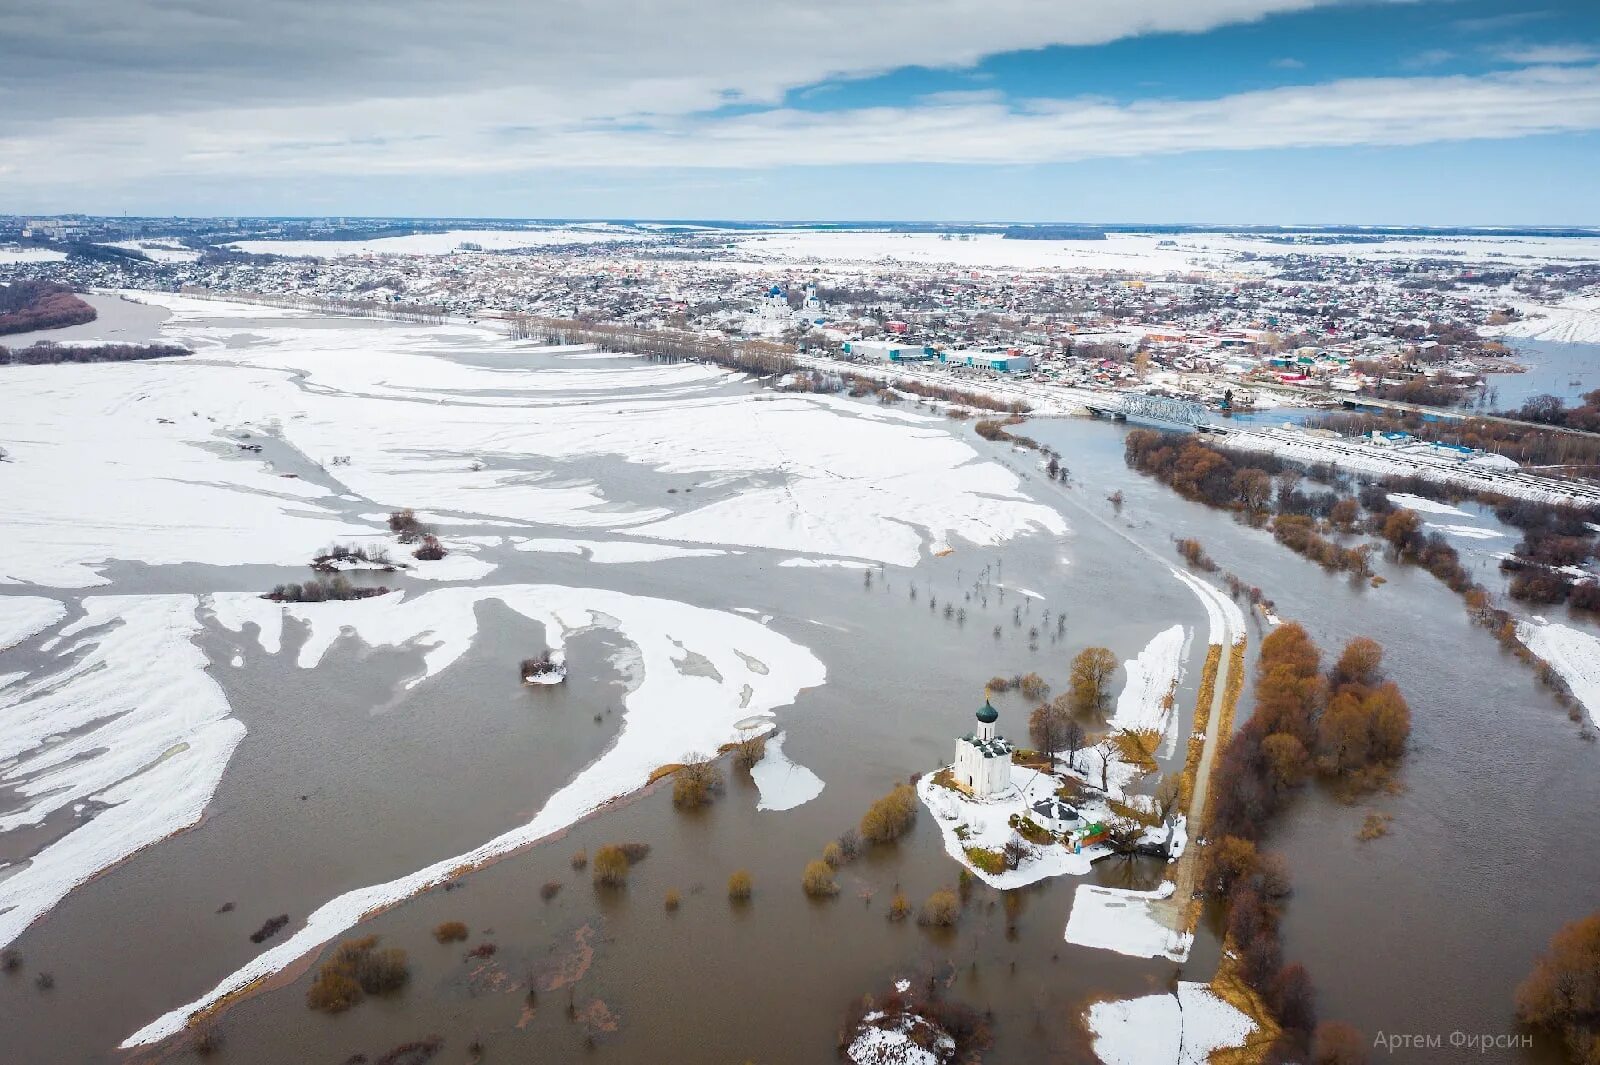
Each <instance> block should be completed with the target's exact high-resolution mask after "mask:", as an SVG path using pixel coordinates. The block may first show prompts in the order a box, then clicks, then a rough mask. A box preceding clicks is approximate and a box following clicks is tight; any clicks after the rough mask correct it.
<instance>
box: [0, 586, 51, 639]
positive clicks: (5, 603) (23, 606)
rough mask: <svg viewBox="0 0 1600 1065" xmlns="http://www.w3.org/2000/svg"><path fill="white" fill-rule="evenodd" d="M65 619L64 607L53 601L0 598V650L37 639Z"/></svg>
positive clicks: (22, 597)
mask: <svg viewBox="0 0 1600 1065" xmlns="http://www.w3.org/2000/svg"><path fill="white" fill-rule="evenodd" d="M66 616H67V608H66V606H65V605H64V604H62V603H59V602H57V601H56V600H54V599H46V598H44V597H43V596H38V595H0V651H4V650H5V649H6V648H8V647H15V646H16V645H17V644H19V643H21V642H22V641H23V640H26V639H27V638H28V637H30V636H37V635H38V634H39V633H41V632H43V631H44V630H45V629H48V628H49V627H50V626H51V625H54V624H55V623H56V622H58V621H60V620H61V619H62V618H64V617H66Z"/></svg>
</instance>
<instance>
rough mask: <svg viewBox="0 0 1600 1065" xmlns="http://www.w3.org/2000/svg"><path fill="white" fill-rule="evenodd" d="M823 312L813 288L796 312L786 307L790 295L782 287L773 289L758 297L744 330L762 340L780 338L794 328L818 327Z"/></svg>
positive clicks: (823, 308) (810, 287)
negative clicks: (760, 337) (762, 338)
mask: <svg viewBox="0 0 1600 1065" xmlns="http://www.w3.org/2000/svg"><path fill="white" fill-rule="evenodd" d="M826 309H827V308H826V307H824V306H823V303H822V300H821V299H820V298H818V296H817V286H816V285H807V286H806V296H805V300H804V302H802V303H801V305H800V309H799V310H795V309H793V308H791V307H790V306H789V294H788V292H787V291H785V289H784V287H783V286H782V285H773V286H772V287H770V288H768V289H767V292H766V295H764V296H762V297H761V300H760V302H759V303H758V304H757V305H756V310H755V314H754V315H752V316H751V317H750V320H749V324H748V325H747V326H746V328H747V329H748V330H749V331H750V332H752V333H756V334H759V335H761V336H772V337H775V336H781V335H783V333H784V332H785V331H787V330H789V329H793V328H796V327H798V328H801V329H810V328H812V327H814V326H818V325H821V324H822V323H823V321H824V318H823V315H824V312H825V311H826Z"/></svg>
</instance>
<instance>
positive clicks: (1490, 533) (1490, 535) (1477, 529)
mask: <svg viewBox="0 0 1600 1065" xmlns="http://www.w3.org/2000/svg"><path fill="white" fill-rule="evenodd" d="M1425 524H1426V525H1427V526H1428V528H1430V529H1438V530H1439V531H1440V532H1442V533H1447V534H1449V535H1451V536H1460V537H1463V538H1465V539H1468V540H1497V539H1499V538H1500V537H1502V536H1504V535H1505V533H1502V532H1495V531H1494V530H1493V529H1485V528H1483V527H1482V526H1479V525H1439V524H1436V523H1434V522H1431V521H1430V522H1426V523H1425Z"/></svg>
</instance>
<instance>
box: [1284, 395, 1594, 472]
mask: <svg viewBox="0 0 1600 1065" xmlns="http://www.w3.org/2000/svg"><path fill="white" fill-rule="evenodd" d="M1597 391H1600V390H1597ZM1396 398H1398V397H1396ZM1543 398H1548V399H1550V400H1553V401H1554V403H1553V405H1552V404H1550V403H1539V402H1538V400H1540V399H1543ZM1584 398H1585V399H1586V400H1591V402H1589V403H1588V404H1587V405H1586V406H1583V407H1575V408H1571V409H1568V408H1566V407H1565V405H1564V404H1562V403H1561V401H1560V400H1558V399H1555V397H1553V396H1551V397H1535V399H1534V400H1530V401H1529V402H1528V403H1526V404H1523V406H1522V409H1521V410H1518V411H1513V412H1511V415H1510V416H1511V417H1514V418H1523V419H1525V420H1528V421H1535V422H1541V423H1543V424H1546V425H1560V426H1566V427H1568V428H1572V429H1585V428H1589V427H1590V426H1589V422H1588V419H1590V418H1593V419H1594V421H1595V423H1596V424H1600V403H1596V402H1593V400H1600V395H1596V394H1595V393H1590V394H1589V396H1586V397H1584ZM1306 424H1308V425H1311V426H1313V427H1315V428H1319V429H1332V430H1333V431H1334V432H1336V433H1340V434H1342V435H1345V436H1357V435H1362V434H1365V433H1369V432H1372V431H1374V430H1376V431H1378V432H1385V433H1387V432H1395V431H1399V432H1405V433H1410V434H1411V435H1412V436H1415V437H1417V438H1418V439H1421V440H1430V441H1435V442H1438V443H1447V444H1461V445H1463V446H1465V447H1472V448H1477V449H1479V450H1480V451H1490V452H1494V453H1495V454H1499V455H1504V456H1505V457H1506V458H1509V459H1512V460H1514V461H1516V462H1518V463H1520V464H1521V465H1524V466H1568V465H1573V466H1591V465H1600V440H1596V439H1594V438H1592V437H1583V436H1574V435H1573V434H1571V433H1551V432H1540V431H1539V430H1530V429H1529V428H1528V427H1527V426H1526V425H1512V424H1509V423H1507V422H1496V421H1490V420H1488V419H1486V418H1472V417H1467V418H1452V419H1449V420H1433V421H1430V420H1428V419H1427V418H1425V417H1424V416H1423V415H1421V414H1419V413H1417V412H1415V411H1351V412H1344V413H1337V414H1323V415H1320V416H1318V417H1315V418H1312V419H1311V420H1310V421H1308V422H1307V423H1306Z"/></svg>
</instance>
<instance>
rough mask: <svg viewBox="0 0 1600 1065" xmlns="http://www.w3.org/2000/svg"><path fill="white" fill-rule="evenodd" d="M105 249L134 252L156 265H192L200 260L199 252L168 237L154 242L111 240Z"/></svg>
mask: <svg viewBox="0 0 1600 1065" xmlns="http://www.w3.org/2000/svg"><path fill="white" fill-rule="evenodd" d="M107 247H111V248H125V249H127V250H128V251H136V252H139V253H140V254H142V255H145V256H147V257H149V258H151V259H154V260H155V261H156V262H158V263H192V262H195V261H197V260H198V259H199V258H200V253H199V252H197V251H195V250H194V249H193V248H189V247H185V246H184V245H183V244H182V243H181V242H180V241H178V240H175V239H173V238H170V237H162V238H158V239H155V240H113V241H109V242H108V243H107Z"/></svg>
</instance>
